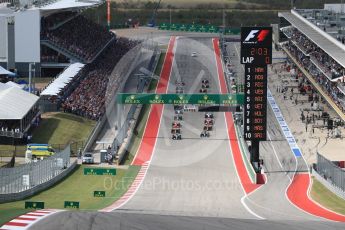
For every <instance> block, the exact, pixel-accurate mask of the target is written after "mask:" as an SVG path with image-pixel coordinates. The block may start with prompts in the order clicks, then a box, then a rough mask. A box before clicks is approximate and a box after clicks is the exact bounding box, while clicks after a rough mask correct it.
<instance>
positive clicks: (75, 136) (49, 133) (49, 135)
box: [0, 113, 96, 157]
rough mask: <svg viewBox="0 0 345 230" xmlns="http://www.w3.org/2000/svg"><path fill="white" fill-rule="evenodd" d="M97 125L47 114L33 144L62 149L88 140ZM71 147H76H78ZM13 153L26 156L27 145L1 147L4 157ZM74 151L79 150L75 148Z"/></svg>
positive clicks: (64, 115) (91, 122) (0, 152)
mask: <svg viewBox="0 0 345 230" xmlns="http://www.w3.org/2000/svg"><path fill="white" fill-rule="evenodd" d="M95 124H96V122H95V121H92V120H89V119H86V118H83V117H79V116H76V115H73V114H69V113H46V114H44V115H43V119H42V122H41V124H40V125H39V127H37V128H36V129H35V130H34V132H33V134H32V135H33V139H32V142H34V143H40V144H45V143H49V144H52V145H53V147H54V148H60V149H62V148H64V147H65V146H66V145H67V144H68V143H73V142H79V141H85V140H87V138H88V137H89V135H90V133H91V131H92V129H93V128H94V126H95ZM71 147H72V148H73V147H76V145H73V146H71ZM79 147H81V146H79ZM76 148H77V147H76ZM13 151H15V152H16V155H17V156H19V157H20V156H24V155H25V151H26V145H18V146H13V145H0V155H1V156H3V157H5V156H8V157H9V156H12V152H13ZM73 151H77V149H75V148H74V149H73Z"/></svg>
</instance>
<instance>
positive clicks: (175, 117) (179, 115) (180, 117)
mask: <svg viewBox="0 0 345 230" xmlns="http://www.w3.org/2000/svg"><path fill="white" fill-rule="evenodd" d="M182 120H183V117H182V115H181V114H178V115H175V116H174V121H182Z"/></svg>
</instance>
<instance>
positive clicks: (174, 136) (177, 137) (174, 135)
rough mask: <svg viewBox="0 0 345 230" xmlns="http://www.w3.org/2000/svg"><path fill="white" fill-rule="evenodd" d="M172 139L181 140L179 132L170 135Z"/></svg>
mask: <svg viewBox="0 0 345 230" xmlns="http://www.w3.org/2000/svg"><path fill="white" fill-rule="evenodd" d="M171 138H172V139H173V140H182V136H181V134H173V135H172V137H171Z"/></svg>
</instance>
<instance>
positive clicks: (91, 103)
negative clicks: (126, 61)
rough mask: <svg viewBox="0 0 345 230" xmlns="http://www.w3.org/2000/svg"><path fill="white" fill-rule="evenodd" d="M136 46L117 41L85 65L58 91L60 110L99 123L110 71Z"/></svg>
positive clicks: (131, 43) (123, 40) (120, 40)
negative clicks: (60, 103)
mask: <svg viewBox="0 0 345 230" xmlns="http://www.w3.org/2000/svg"><path fill="white" fill-rule="evenodd" d="M137 44H138V43H137V42H135V41H130V40H128V39H126V38H118V39H117V40H116V41H115V42H113V43H111V44H110V45H109V47H108V48H107V49H106V50H105V51H104V52H103V53H102V54H101V55H100V56H99V57H98V58H97V59H96V60H95V61H94V62H93V63H91V64H88V65H86V66H85V67H84V68H83V69H82V70H81V71H80V72H79V73H78V75H77V76H76V77H75V78H74V79H73V80H72V81H71V82H70V84H68V85H67V86H66V87H65V88H64V89H63V90H62V91H61V93H60V95H59V100H60V101H61V102H62V109H63V111H64V112H70V113H74V114H77V115H80V116H84V117H87V118H89V119H93V120H98V119H99V118H100V117H101V116H102V115H103V114H104V113H105V94H106V89H107V85H108V82H109V76H110V74H111V72H112V70H113V69H114V67H115V65H116V64H117V63H118V61H119V60H120V59H121V58H122V57H123V56H124V55H125V54H126V53H127V52H128V51H129V50H130V49H132V48H133V47H134V46H136V45H137Z"/></svg>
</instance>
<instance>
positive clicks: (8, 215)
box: [0, 166, 140, 226]
mask: <svg viewBox="0 0 345 230" xmlns="http://www.w3.org/2000/svg"><path fill="white" fill-rule="evenodd" d="M85 167H87V166H77V169H76V170H75V172H74V173H73V174H71V175H70V176H68V177H67V178H66V180H63V181H62V182H60V183H58V184H56V185H55V186H53V187H51V188H50V189H48V190H46V191H43V192H41V193H39V194H37V195H35V196H33V197H30V198H28V199H26V200H27V201H43V202H45V208H56V209H63V208H64V207H63V205H64V201H79V202H80V210H99V209H101V208H104V207H106V206H109V205H110V204H112V203H113V202H114V201H115V200H117V199H118V198H120V197H121V196H122V195H123V194H124V193H125V192H126V191H127V190H128V188H129V186H130V185H131V184H132V183H133V181H134V179H135V177H136V175H137V174H138V172H139V170H140V167H139V166H130V167H129V168H128V169H117V171H116V176H86V175H84V174H83V170H84V168H85ZM97 190H100V191H105V192H106V197H104V198H98V197H93V192H94V191H97ZM24 202H25V200H24V201H16V202H10V203H4V204H0V226H1V225H2V224H4V223H6V222H7V221H9V220H11V219H13V218H14V217H16V216H18V215H21V214H23V213H26V212H28V211H30V210H28V209H24Z"/></svg>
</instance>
